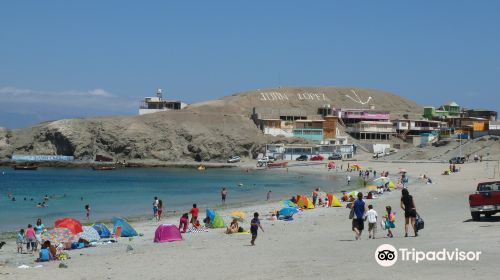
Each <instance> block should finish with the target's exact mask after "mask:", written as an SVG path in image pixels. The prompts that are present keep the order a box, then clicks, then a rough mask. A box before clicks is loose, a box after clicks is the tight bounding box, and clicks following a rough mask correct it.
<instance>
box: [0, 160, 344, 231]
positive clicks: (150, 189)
mask: <svg viewBox="0 0 500 280" xmlns="http://www.w3.org/2000/svg"><path fill="white" fill-rule="evenodd" d="M344 182H345V180H344V177H343V176H342V175H341V174H338V173H334V172H332V173H327V174H325V175H302V174H301V175H299V174H297V173H292V172H290V173H287V172H286V171H283V170H281V171H278V170H273V171H269V170H252V171H250V172H246V171H245V170H241V169H237V168H213V169H210V168H209V169H207V170H206V171H203V172H200V171H197V170H196V169H194V168H193V169H190V168H122V169H116V170H114V171H94V170H92V169H90V168H45V167H42V168H39V169H38V170H36V171H16V170H13V169H12V168H8V167H0V232H6V231H14V230H18V229H19V228H22V227H26V226H27V224H28V223H34V222H35V221H36V219H37V218H39V217H40V218H42V220H43V222H44V224H45V225H46V226H53V222H54V221H55V220H56V219H58V218H62V217H67V216H70V217H75V218H77V219H81V220H84V218H85V211H84V206H85V205H86V204H89V205H90V207H91V221H95V220H109V219H111V217H112V216H121V217H147V216H149V215H152V206H151V205H152V202H153V197H154V196H158V197H159V198H160V199H162V200H163V203H164V205H165V206H166V207H165V209H164V212H165V211H167V214H168V212H169V211H170V213H172V211H176V212H177V213H176V215H178V214H180V213H182V212H187V211H188V210H189V209H190V208H191V205H192V204H193V203H197V204H198V206H199V207H201V208H203V209H204V208H205V207H215V208H217V207H220V190H221V188H222V187H226V188H227V189H228V190H229V193H228V198H227V201H226V203H227V206H237V205H240V204H250V203H259V202H264V201H265V200H266V194H267V191H268V190H271V191H272V197H271V199H272V200H279V199H284V198H289V197H291V196H292V195H294V194H297V193H305V194H310V193H311V192H312V190H313V188H315V187H321V189H322V190H325V191H339V190H340V189H342V188H343V187H344ZM240 185H241V186H240ZM9 194H11V195H12V197H14V198H15V201H12V198H9ZM45 195H48V196H49V197H51V198H50V199H49V201H48V206H47V207H45V208H37V207H36V205H37V203H39V202H42V201H43V197H44V196H45ZM203 209H202V210H203Z"/></svg>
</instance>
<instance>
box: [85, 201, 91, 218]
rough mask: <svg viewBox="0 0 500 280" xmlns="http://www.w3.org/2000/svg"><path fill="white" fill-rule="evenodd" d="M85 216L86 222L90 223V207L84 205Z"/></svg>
mask: <svg viewBox="0 0 500 280" xmlns="http://www.w3.org/2000/svg"><path fill="white" fill-rule="evenodd" d="M85 216H87V222H90V205H88V204H87V205H85Z"/></svg>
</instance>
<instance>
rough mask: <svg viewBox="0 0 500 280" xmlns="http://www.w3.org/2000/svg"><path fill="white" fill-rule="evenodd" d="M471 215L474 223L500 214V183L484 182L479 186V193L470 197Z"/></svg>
mask: <svg viewBox="0 0 500 280" xmlns="http://www.w3.org/2000/svg"><path fill="white" fill-rule="evenodd" d="M469 206H470V214H471V216H472V219H473V220H474V221H479V219H481V214H484V215H485V216H486V217H489V216H491V215H494V214H496V213H497V212H500V181H495V182H484V183H479V184H478V185H477V191H476V193H474V194H471V195H469Z"/></svg>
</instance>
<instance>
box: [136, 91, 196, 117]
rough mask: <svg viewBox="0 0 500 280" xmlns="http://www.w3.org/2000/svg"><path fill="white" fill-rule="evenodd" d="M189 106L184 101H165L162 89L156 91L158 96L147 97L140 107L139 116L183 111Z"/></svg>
mask: <svg viewBox="0 0 500 280" xmlns="http://www.w3.org/2000/svg"><path fill="white" fill-rule="evenodd" d="M186 106H187V103H184V102H182V101H174V100H166V99H163V93H162V89H161V88H159V89H158V90H157V91H156V96H154V97H145V98H144V100H143V101H142V102H141V105H140V107H139V115H144V114H151V113H157V112H163V111H169V110H182V109H184V108H185V107H186Z"/></svg>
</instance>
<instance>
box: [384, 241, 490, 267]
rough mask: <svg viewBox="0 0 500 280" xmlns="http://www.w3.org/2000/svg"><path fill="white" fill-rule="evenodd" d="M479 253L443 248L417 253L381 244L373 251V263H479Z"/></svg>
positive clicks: (385, 265) (387, 265)
mask: <svg viewBox="0 0 500 280" xmlns="http://www.w3.org/2000/svg"><path fill="white" fill-rule="evenodd" d="M481 253H482V252H481V251H462V250H459V249H458V248H455V249H454V250H448V249H445V248H443V249H442V250H438V251H419V250H416V249H415V248H412V249H408V248H399V250H398V249H396V248H395V247H394V246H392V245H390V244H382V245H380V246H378V248H377V250H375V261H376V262H377V263H378V264H379V265H380V266H383V267H389V266H393V265H394V264H395V263H396V262H397V261H398V259H399V260H400V261H407V262H408V261H409V262H414V263H419V262H434V261H447V262H463V261H479V257H480V255H481Z"/></svg>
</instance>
